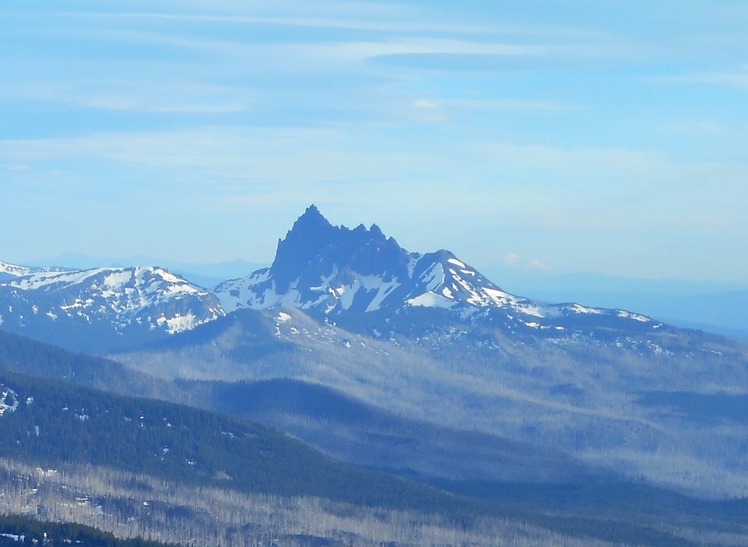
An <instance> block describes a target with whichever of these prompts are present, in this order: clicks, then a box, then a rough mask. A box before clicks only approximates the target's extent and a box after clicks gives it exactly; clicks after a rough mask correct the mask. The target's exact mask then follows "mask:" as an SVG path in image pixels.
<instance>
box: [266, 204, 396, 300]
mask: <svg viewBox="0 0 748 547" xmlns="http://www.w3.org/2000/svg"><path fill="white" fill-rule="evenodd" d="M407 255H408V253H407V252H406V251H405V250H404V249H402V248H401V247H400V246H399V245H398V244H397V241H395V240H394V238H389V239H388V238H387V237H386V236H385V235H384V233H383V232H382V230H381V229H380V228H379V226H377V225H376V224H373V225H372V226H371V228H369V229H367V228H366V227H365V226H364V225H363V224H360V225H359V226H357V227H356V228H354V229H352V230H351V229H349V228H347V227H345V226H333V225H332V224H330V222H328V220H327V219H326V218H325V217H324V216H322V214H321V213H320V212H319V209H317V207H316V206H315V205H310V206H309V207H308V208H307V210H306V211H305V212H304V214H303V215H301V216H300V217H299V218H298V219H297V220H296V222H295V223H294V225H293V227H292V228H291V230H290V231H289V232H288V233H287V234H286V237H285V238H284V239H282V240H280V241H279V242H278V249H277V251H276V255H275V260H274V261H273V264H272V266H271V267H270V275H271V276H272V277H273V280H274V282H275V285H276V292H278V293H283V292H287V291H288V290H289V289H290V287H291V284H292V283H293V282H294V280H296V279H299V278H304V279H307V278H308V280H309V281H310V282H314V281H315V280H314V279H312V278H311V277H310V276H312V277H316V276H318V275H332V274H333V271H335V270H337V271H339V272H345V271H354V272H360V273H374V272H380V271H382V270H383V269H384V270H387V269H388V268H391V266H392V265H393V264H394V265H396V266H398V267H399V268H403V267H404V266H405V264H406V263H407Z"/></svg>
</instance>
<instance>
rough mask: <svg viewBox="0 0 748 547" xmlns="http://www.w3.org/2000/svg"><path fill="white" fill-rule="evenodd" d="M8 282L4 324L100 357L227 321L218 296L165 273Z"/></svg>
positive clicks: (41, 276)
mask: <svg viewBox="0 0 748 547" xmlns="http://www.w3.org/2000/svg"><path fill="white" fill-rule="evenodd" d="M6 270H9V271H14V272H15V273H16V274H21V275H14V277H12V278H11V279H9V280H6V281H5V282H3V283H0V325H1V326H2V328H3V329H4V330H6V331H9V332H15V333H19V334H24V335H27V336H32V337H35V338H39V339H41V340H45V341H47V342H52V343H55V344H58V345H60V346H63V347H68V348H74V349H79V350H86V351H89V352H100V351H103V350H105V349H106V350H109V351H111V350H113V349H116V348H118V347H122V346H125V345H126V346H132V345H133V344H135V345H137V344H138V343H144V342H147V341H151V340H155V339H158V338H159V337H163V336H166V335H169V334H174V333H177V332H181V331H184V330H189V329H192V328H194V327H195V326H197V325H200V324H202V323H205V322H208V321H212V320H214V319H216V318H217V317H220V316H221V315H223V314H224V313H223V310H222V308H221V306H220V303H219V301H218V299H217V298H216V296H215V295H213V294H212V293H211V292H209V291H207V290H205V289H202V288H200V287H197V286H196V285H193V284H191V283H189V282H188V281H186V280H185V279H184V278H182V277H180V276H177V275H174V274H172V273H170V272H168V271H167V270H164V269H163V268H158V267H129V268H94V269H91V270H82V271H47V270H42V271H33V270H28V271H24V269H23V268H19V267H16V268H6Z"/></svg>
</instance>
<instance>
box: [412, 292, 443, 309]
mask: <svg viewBox="0 0 748 547" xmlns="http://www.w3.org/2000/svg"><path fill="white" fill-rule="evenodd" d="M405 303H406V304H407V305H409V306H420V307H423V308H447V309H449V308H451V307H452V306H454V305H455V301H454V300H449V299H448V298H444V297H443V296H442V295H440V294H436V293H434V292H431V291H428V292H425V293H423V294H421V295H418V296H416V297H415V298H411V299H410V300H406V301H405Z"/></svg>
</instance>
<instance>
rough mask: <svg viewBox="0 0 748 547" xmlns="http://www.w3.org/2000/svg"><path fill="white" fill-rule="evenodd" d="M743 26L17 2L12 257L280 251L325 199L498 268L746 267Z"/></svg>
mask: <svg viewBox="0 0 748 547" xmlns="http://www.w3.org/2000/svg"><path fill="white" fill-rule="evenodd" d="M746 28H748V3H746V2H743V1H734V2H728V1H719V0H717V1H708V2H707V1H693V0H691V1H689V0H680V1H677V2H675V1H662V2H640V1H626V2H623V1H602V2H601V1H591V0H590V1H583V0H569V1H567V2H558V1H550V0H549V1H532V0H530V1H526V2H512V3H509V2H495V1H492V2H486V1H476V2H466V3H452V2H441V1H429V2H426V1H402V2H387V3H384V2H355V1H341V2H337V1H324V2H317V1H294V0H291V1H285V2H270V1H266V2H238V1H236V2H228V1H222V0H218V1H214V2H211V3H201V2H160V1H158V0H156V1H152V2H137V1H132V2H108V3H101V2H79V1H78V2H76V1H71V2H65V3H30V2H21V1H10V2H4V3H3V5H2V6H1V7H0V67H1V68H2V73H3V85H2V86H0V117H1V119H2V120H3V121H2V123H0V204H2V205H0V211H1V213H2V214H0V231H2V233H3V234H4V235H5V237H3V240H2V244H0V260H5V261H9V262H17V263H23V262H29V261H34V260H37V259H40V258H44V257H51V256H56V255H60V254H62V253H64V252H76V253H82V254H87V255H93V256H102V257H112V256H118V257H128V256H133V255H147V256H156V257H163V259H164V260H179V261H191V262H204V263H208V262H219V261H227V260H231V259H234V258H244V259H247V260H250V261H254V262H270V261H271V260H272V257H273V254H274V251H275V245H276V242H277V239H278V238H279V237H282V236H283V235H284V234H285V232H286V231H287V230H288V228H289V227H290V225H291V224H292V223H293V221H294V220H295V218H296V217H297V216H298V215H300V214H301V213H302V212H303V211H304V209H305V207H306V206H307V205H308V204H310V203H316V204H317V205H318V206H319V208H320V209H321V211H322V212H323V214H325V215H326V216H327V217H328V219H329V220H330V221H331V222H333V223H334V224H345V225H348V226H355V225H357V224H359V223H364V224H366V225H369V224H371V223H374V222H376V223H377V224H378V225H379V226H380V227H382V229H383V230H384V232H385V233H386V234H388V235H394V236H395V237H396V238H397V239H398V241H399V242H400V244H401V245H403V246H404V247H405V248H407V249H408V250H415V251H422V252H426V251H432V250H436V249H438V248H448V249H450V250H452V251H454V252H455V253H456V254H457V255H458V256H460V257H461V258H462V259H464V260H466V261H468V262H470V263H472V264H473V265H475V266H477V267H479V268H484V269H492V268H493V269H495V268H497V267H503V268H513V269H516V270H518V271H521V270H527V271H531V270H538V271H550V272H558V273H569V272H594V273H601V274H608V275H611V274H615V275H623V276H632V277H643V278H676V277H677V278H688V279H709V280H724V281H743V282H748V253H747V252H746V249H748V215H747V214H746V208H747V206H748V154H747V153H746V152H747V151H748V33H746V32H745V29H746ZM498 281H500V280H498Z"/></svg>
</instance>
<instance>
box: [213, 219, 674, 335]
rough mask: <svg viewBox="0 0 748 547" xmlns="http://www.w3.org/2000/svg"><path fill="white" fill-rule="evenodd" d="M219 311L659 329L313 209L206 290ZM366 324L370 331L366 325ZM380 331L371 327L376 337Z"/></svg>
mask: <svg viewBox="0 0 748 547" xmlns="http://www.w3.org/2000/svg"><path fill="white" fill-rule="evenodd" d="M215 292H216V294H217V295H218V298H219V299H220V302H221V305H222V307H223V308H224V310H226V311H229V312H230V311H234V310H237V309H243V308H249V309H260V310H262V309H270V308H276V307H279V306H287V307H294V308H299V309H302V310H306V311H308V312H310V313H312V314H314V315H317V316H325V317H328V318H330V319H331V320H334V321H343V322H345V324H347V325H351V324H352V323H353V322H354V319H353V318H356V319H355V321H358V322H360V321H361V316H362V315H363V314H371V315H376V316H378V317H380V318H381V317H382V316H387V317H391V316H392V315H393V314H399V313H407V312H408V310H413V309H419V308H421V309H437V310H438V309H443V310H447V311H448V312H449V313H448V315H449V316H450V317H452V318H456V319H460V320H462V321H465V322H469V323H491V324H501V325H502V326H503V328H504V329H507V330H510V331H512V330H514V331H520V332H523V333H531V334H533V335H542V336H551V337H567V336H570V335H571V334H572V333H574V332H600V333H602V332H609V331H610V330H611V329H617V330H621V331H624V332H636V333H641V332H654V331H656V330H658V329H662V328H664V327H665V326H664V325H663V324H662V323H661V322H659V321H654V320H652V319H650V318H648V317H645V316H643V315H640V314H635V313H630V312H627V311H624V310H609V309H603V308H592V307H588V306H582V305H580V304H541V303H538V302H534V301H532V300H529V299H527V298H522V297H518V296H515V295H512V294H509V293H507V292H506V291H504V290H502V289H501V288H500V287H498V286H497V285H495V284H494V283H492V282H491V281H489V280H488V279H487V278H485V277H484V276H483V275H481V274H480V272H478V271H477V270H475V269H474V268H472V267H471V266H469V265H467V264H466V263H465V262H463V261H462V260H460V259H458V258H457V257H456V256H455V255H454V254H452V253H451V252H449V251H446V250H441V251H437V252H433V253H427V254H420V253H411V252H408V251H406V250H405V249H403V248H402V247H400V246H399V245H398V243H397V242H396V241H395V239H393V238H392V237H389V238H387V237H386V236H385V235H384V234H383V233H382V231H381V230H380V229H379V227H378V226H377V225H372V226H371V228H369V229H367V228H365V227H364V226H363V225H360V226H358V227H357V228H355V229H352V230H351V229H349V228H346V227H344V226H333V225H331V224H330V223H329V222H328V221H327V220H326V219H325V218H324V217H323V216H322V214H321V213H320V212H319V210H318V209H317V208H316V207H315V206H314V205H312V206H310V207H309V208H308V209H307V210H306V212H305V213H304V214H303V215H302V216H301V217H300V218H299V219H298V220H297V221H296V222H295V223H294V225H293V227H292V229H291V230H290V231H289V232H288V234H287V235H286V237H285V238H284V239H283V240H281V241H279V243H278V249H277V252H276V256H275V260H274V261H273V264H272V265H271V266H270V267H269V268H264V269H261V270H258V271H256V272H254V273H253V274H251V275H250V276H248V277H246V278H242V279H237V280H232V281H227V282H225V283H222V284H221V285H219V286H217V287H216V288H215ZM372 328H373V327H372ZM382 328H386V327H385V326H384V325H383V324H381V323H380V324H379V325H377V330H379V331H380V332H381V330H382Z"/></svg>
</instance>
